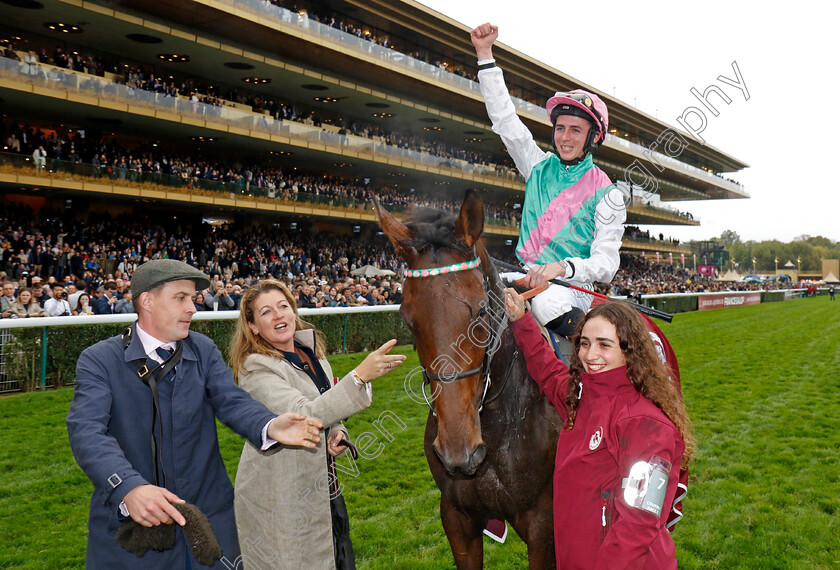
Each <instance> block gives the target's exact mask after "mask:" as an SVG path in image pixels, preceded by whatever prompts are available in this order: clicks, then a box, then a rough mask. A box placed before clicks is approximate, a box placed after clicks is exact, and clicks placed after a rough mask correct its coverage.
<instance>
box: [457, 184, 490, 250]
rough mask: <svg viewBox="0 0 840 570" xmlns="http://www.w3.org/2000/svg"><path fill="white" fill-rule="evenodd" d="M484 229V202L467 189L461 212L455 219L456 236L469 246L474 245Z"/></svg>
mask: <svg viewBox="0 0 840 570" xmlns="http://www.w3.org/2000/svg"><path fill="white" fill-rule="evenodd" d="M483 231H484V204H482V203H481V200H479V199H478V197H477V196H476V195H475V193H474V192H472V191H470V190H467V193H466V194H465V195H464V203H463V204H461V213H460V214H458V219H457V220H456V221H455V237H457V238H460V239H462V240H464V241H465V242H466V244H467V246H468V247H472V246H473V244H474V243H475V242H477V241H478V238H479V237H481V233H482V232H483Z"/></svg>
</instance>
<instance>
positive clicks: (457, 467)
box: [432, 443, 487, 476]
mask: <svg viewBox="0 0 840 570" xmlns="http://www.w3.org/2000/svg"><path fill="white" fill-rule="evenodd" d="M432 449H434V451H435V455H437V457H438V459H440V462H441V463H443V467H444V468H445V469H446V472H447V473H449V474H450V475H467V476H470V475H475V471H476V469H478V466H479V465H481V463H482V462H483V461H484V458H485V457H486V456H487V446H485V445H484V444H483V443H480V444H478V445H477V446H476V447H475V448H473V449H472V450H469V449H465V450H464V453H463V454H461V457H460V460H457V459H456V460H452V459H451V458H448V457H447V454H445V453H443V452H441V450H440V449H439V448H438V446H437V445H432Z"/></svg>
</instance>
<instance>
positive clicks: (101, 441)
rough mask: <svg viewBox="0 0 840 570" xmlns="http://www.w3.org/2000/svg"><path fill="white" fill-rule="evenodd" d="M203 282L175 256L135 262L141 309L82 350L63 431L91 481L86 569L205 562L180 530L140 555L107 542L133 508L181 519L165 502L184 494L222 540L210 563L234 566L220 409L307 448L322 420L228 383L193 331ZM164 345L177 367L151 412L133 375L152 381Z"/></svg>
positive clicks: (146, 392)
mask: <svg viewBox="0 0 840 570" xmlns="http://www.w3.org/2000/svg"><path fill="white" fill-rule="evenodd" d="M208 286H209V280H208V279H207V276H206V275H204V274H203V273H202V272H201V271H199V270H198V269H195V268H193V267H191V266H189V265H187V264H186V263H183V262H180V261H176V260H169V259H162V260H154V261H150V262H148V263H146V264H144V265H142V266H141V267H140V268H138V269H137V271H136V272H135V274H134V277H133V279H132V284H131V289H132V294H133V297H134V303H135V310H136V312H137V313H138V315H139V317H138V320H137V323H136V324H135V325H133V326H132V327H131V329H130V334H128V335H123V336H115V337H112V338H109V339H107V340H104V341H101V342H99V343H97V344H95V345H94V346H91V347H89V348H88V349H87V350H85V351H84V352H83V353H82V355H81V356H80V357H79V361H78V363H77V368H76V390H75V393H74V395H73V401H72V403H71V404H70V410H69V412H68V413H67V430H68V433H69V436H70V446H71V447H72V449H73V454H74V456H75V457H76V461H77V462H78V464H79V466H80V467H81V468H82V470H84V472H85V474H86V475H87V476H88V477H89V478H90V480H91V481H92V483H93V487H94V491H93V497H92V498H91V502H90V518H89V521H88V545H87V562H86V567H87V568H89V569H99V568H102V569H109V570H110V569H113V568H150V569H151V568H154V569H161V568H167V569H181V568H187V569H190V568H196V569H197V568H199V567H205V568H206V566H202V565H199V563H198V562H197V561H196V560H195V558H193V556H192V555H191V552H190V549H189V548H188V546H187V543H186V541H185V537H184V533H183V532H181V531H180V529H178V532H177V533H176V536H177V537H176V541H175V545H174V546H173V548H171V549H169V550H165V551H163V552H156V551H152V550H150V551H148V552H146V554H145V555H143V556H142V557H137V556H136V555H134V554H132V553H129V552H128V551H127V550H124V549H123V548H122V547H121V546H120V545H119V544H118V543H117V541H116V539H115V535H116V532H117V529H118V528H119V527H120V525H121V524H123V523H124V522H126V521H128V520H129V517H130V518H131V519H134V520H135V521H136V522H137V523H139V524H141V525H143V526H146V527H151V526H156V525H160V524H172V523H173V522H174V523H177V524H179V525H181V526H183V525H184V524H185V520H184V517H183V516H182V515H181V514H180V513H179V512H178V510H177V509H176V508H175V507H174V506H173V505H172V503H182V502H185V501H186V502H188V503H192V504H194V505H196V506H197V507H198V508H199V509H200V510H201V511H202V512H203V513H204V514H205V515H207V517H208V519H209V521H210V524H211V525H212V527H213V531H214V532H215V534H216V537H217V538H218V540H219V544H220V545H221V548H222V553H223V555H224V556H223V558H222V559H221V560H219V561H217V562H216V564H215V566H214V568H219V569H225V568H235V567H237V563H238V560H237V559H238V558H239V541H238V538H237V534H236V523H235V521H234V511H233V487H232V485H231V482H230V478H229V477H228V475H227V472H226V470H225V465H224V463H223V461H222V457H221V454H220V453H219V443H218V437H217V433H216V418H219V420H220V421H222V422H223V423H224V424H226V425H228V426H229V427H230V428H231V429H233V430H234V431H235V432H237V433H238V434H240V435H242V436H243V437H245V438H247V439H248V440H249V441H250V442H251V443H253V444H254V445H256V446H258V447H260V448H262V449H268V448H270V447H272V446H275V445H278V444H283V445H298V446H301V445H302V446H305V447H310V448H311V447H314V446H315V444H316V443H317V441H318V440H319V436H318V433H319V429H320V428H321V427H322V425H321V422H320V421H319V420H317V419H314V418H306V417H304V416H302V415H300V414H295V413H287V414H283V415H282V416H275V415H274V414H272V413H271V412H270V411H269V410H268V409H267V408H265V407H264V406H263V405H262V404H260V403H258V402H256V401H254V400H252V399H251V397H250V396H249V395H248V394H247V393H246V392H244V391H243V390H241V389H240V388H239V387H238V386H236V384H235V383H234V381H233V376H232V374H231V372H230V369H229V368H228V367H227V366H225V364H224V362H223V360H222V355H221V353H220V352H219V350H218V348H216V346H215V344H213V341H211V340H210V339H209V338H207V337H206V336H204V335H201V334H198V333H194V332H190V330H189V326H190V320H191V318H192V315H193V313H195V306H194V304H193V297H194V296H195V292H196V288H198V289H199V290H201V289H205V288H206V287H208ZM126 344H127V346H126ZM179 348H180V350H179ZM161 349H163V350H167V349H170V350H173V352H174V354H175V355H176V356H174V357H172V362H176V359H177V363H176V366H175V368H174V374H173V373H172V372H170V373H168V374H166V375H165V376H164V377H163V378H162V379H160V381H159V382H158V383H157V384H156V388H157V394H158V396H157V398H156V399H157V400H158V402H157V407H158V409H159V412H158V414H155V413H154V412H153V409H154V405H153V397H152V390H151V388H150V386H149V385H147V383H146V382H145V381H144V380H142V379H141V377H140V374H141V373H143V372H145V371H147V370H150V371H151V374H149V375H147V376H146V380H148V378H149V376H152V375H154V372H155V371H157V370H158V369H162V370H161V371H164V370H165V369H166V367H165V365H164V364H163V363H164V362H166V360H165V358H164V356H166V357H167V358H168V356H167V353H166V352H159V351H160V350H161ZM179 352H180V357H179V358H178V354H179ZM160 354H163V356H160ZM144 364H145V366H144ZM153 430H154V437H153ZM155 456H157V457H155Z"/></svg>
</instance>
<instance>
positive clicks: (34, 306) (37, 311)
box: [9, 289, 47, 319]
mask: <svg viewBox="0 0 840 570" xmlns="http://www.w3.org/2000/svg"><path fill="white" fill-rule="evenodd" d="M9 310H11V311H12V315H13V316H14V317H15V318H17V319H23V318H26V317H45V316H46V315H47V312H46V311H45V310H44V309H42V308H41V305H39V304H38V301H36V300H35V297H33V296H32V291H30V290H29V289H21V290H20V293H18V298H17V299H16V300H15V302H14V303H12V306H11V307H10V309H9Z"/></svg>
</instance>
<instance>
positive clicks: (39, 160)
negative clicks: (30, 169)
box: [32, 146, 47, 172]
mask: <svg viewBox="0 0 840 570" xmlns="http://www.w3.org/2000/svg"><path fill="white" fill-rule="evenodd" d="M32 163H33V164H34V165H35V170H37V171H38V172H41V171H42V170H44V168H45V167H46V166H47V151H45V150H44V147H43V146H39V147H38V148H36V149H35V151H34V152H33V153H32Z"/></svg>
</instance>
